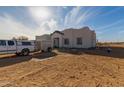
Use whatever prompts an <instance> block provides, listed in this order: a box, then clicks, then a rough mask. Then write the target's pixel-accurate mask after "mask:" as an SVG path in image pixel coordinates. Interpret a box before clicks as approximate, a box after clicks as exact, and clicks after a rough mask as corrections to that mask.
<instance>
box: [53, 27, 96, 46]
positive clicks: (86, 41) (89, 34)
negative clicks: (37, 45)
mask: <svg viewBox="0 0 124 93" xmlns="http://www.w3.org/2000/svg"><path fill="white" fill-rule="evenodd" d="M51 41H52V47H58V48H62V47H64V48H91V47H96V33H95V31H93V30H90V29H89V27H83V28H81V29H65V30H63V31H55V32H53V33H52V34H51Z"/></svg>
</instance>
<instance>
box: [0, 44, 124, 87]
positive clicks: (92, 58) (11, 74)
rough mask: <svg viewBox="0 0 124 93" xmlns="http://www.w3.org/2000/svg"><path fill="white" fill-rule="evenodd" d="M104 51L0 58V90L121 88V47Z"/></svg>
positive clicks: (123, 73) (123, 58)
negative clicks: (2, 87)
mask: <svg viewBox="0 0 124 93" xmlns="http://www.w3.org/2000/svg"><path fill="white" fill-rule="evenodd" d="M105 47H108V46H105ZM105 47H104V48H103V47H100V48H98V49H94V50H92V49H90V50H78V51H77V50H71V51H70V50H68V51H67V50H54V51H53V52H52V53H42V54H35V55H30V56H26V57H23V56H21V57H16V56H14V57H9V58H1V59H0V86H8V87H10V86H14V87H15V86H18V87H25V86H26V87H27V86H28V87H34V86H42V87H44V86H48V87H60V86H62V87H83V86H84V87H100V86H104V87H105V86H124V46H122V45H121V46H109V47H111V49H112V52H110V53H107V52H106V48H105ZM44 58H48V59H44Z"/></svg>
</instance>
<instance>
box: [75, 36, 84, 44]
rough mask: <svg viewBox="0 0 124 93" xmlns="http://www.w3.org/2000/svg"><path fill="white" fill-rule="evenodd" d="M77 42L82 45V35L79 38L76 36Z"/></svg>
mask: <svg viewBox="0 0 124 93" xmlns="http://www.w3.org/2000/svg"><path fill="white" fill-rule="evenodd" d="M76 44H77V45H82V44H83V39H82V37H77V38H76Z"/></svg>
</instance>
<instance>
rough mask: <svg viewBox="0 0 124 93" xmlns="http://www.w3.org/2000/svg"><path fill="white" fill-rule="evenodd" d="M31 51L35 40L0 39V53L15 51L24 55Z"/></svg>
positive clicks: (33, 48)
mask: <svg viewBox="0 0 124 93" xmlns="http://www.w3.org/2000/svg"><path fill="white" fill-rule="evenodd" d="M33 51H35V42H34V41H32V40H30V41H29V40H18V41H17V40H0V54H5V53H15V54H16V55H24V56H26V55H29V53H30V52H33Z"/></svg>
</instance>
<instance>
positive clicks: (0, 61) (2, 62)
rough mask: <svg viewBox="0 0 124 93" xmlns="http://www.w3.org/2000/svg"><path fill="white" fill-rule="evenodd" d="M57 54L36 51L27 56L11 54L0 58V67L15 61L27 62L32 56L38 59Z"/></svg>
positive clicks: (12, 63)
mask: <svg viewBox="0 0 124 93" xmlns="http://www.w3.org/2000/svg"><path fill="white" fill-rule="evenodd" d="M56 55H57V54H56V53H55V52H49V53H48V52H47V53H36V54H33V55H29V56H12V57H8V58H7V57H6V58H0V67H5V66H10V65H14V64H17V63H22V62H27V61H29V60H31V59H32V58H38V59H45V58H49V57H53V56H56Z"/></svg>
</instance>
